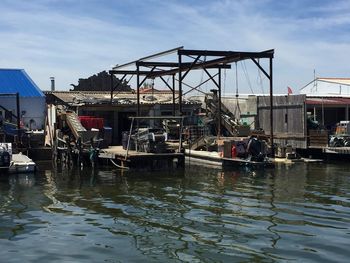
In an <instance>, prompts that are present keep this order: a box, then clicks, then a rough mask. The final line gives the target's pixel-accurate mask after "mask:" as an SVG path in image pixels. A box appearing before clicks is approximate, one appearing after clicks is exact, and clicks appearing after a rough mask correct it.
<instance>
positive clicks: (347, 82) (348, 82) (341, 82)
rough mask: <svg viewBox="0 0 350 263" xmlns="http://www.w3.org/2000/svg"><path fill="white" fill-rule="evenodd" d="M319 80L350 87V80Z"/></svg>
mask: <svg viewBox="0 0 350 263" xmlns="http://www.w3.org/2000/svg"><path fill="white" fill-rule="evenodd" d="M317 80H319V81H325V82H330V83H336V84H342V85H350V78H317Z"/></svg>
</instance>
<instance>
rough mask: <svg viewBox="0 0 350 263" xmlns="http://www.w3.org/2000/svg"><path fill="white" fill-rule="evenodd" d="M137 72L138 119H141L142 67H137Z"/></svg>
mask: <svg viewBox="0 0 350 263" xmlns="http://www.w3.org/2000/svg"><path fill="white" fill-rule="evenodd" d="M136 70H137V76H136V82H137V91H136V93H137V117H140V74H139V73H140V66H139V65H137V66H136Z"/></svg>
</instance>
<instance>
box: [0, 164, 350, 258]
mask: <svg viewBox="0 0 350 263" xmlns="http://www.w3.org/2000/svg"><path fill="white" fill-rule="evenodd" d="M348 174H349V168H348V167H346V166H334V165H304V164H297V165H293V166H287V167H286V166H281V167H277V169H275V170H262V171H249V170H238V171H221V170H217V169H210V168H205V167H196V166H191V167H190V168H188V169H186V170H185V171H177V172H174V171H173V172H171V171H167V172H157V173H145V172H143V173H136V172H135V173H132V172H125V171H119V170H111V169H107V168H106V169H102V168H100V169H98V170H97V169H95V170H92V169H84V170H51V169H47V170H42V171H41V172H39V173H38V174H36V175H35V176H34V175H14V176H11V177H9V178H8V180H2V181H1V182H0V246H1V247H2V254H3V257H2V260H4V261H9V260H11V259H13V257H14V255H16V257H17V258H18V259H19V260H21V261H34V260H35V261H45V262H46V261H47V258H48V257H49V258H50V259H51V260H53V261H55V260H56V261H65V260H70V261H112V262H114V261H115V260H116V258H117V261H118V260H121V261H126V262H130V261H141V260H143V261H144V260H146V261H160V262H164V261H167V262H168V261H184V262H203V261H209V262H211V261H214V262H221V261H222V262H227V261H229V262H231V261H281V260H301V261H305V260H308V261H312V260H313V261H320V260H325V261H330V260H335V261H344V260H345V259H346V258H347V257H348V256H349V254H350V253H349V252H348V249H347V247H348V238H349V235H350V231H349V225H350V224H349V223H350V209H349V206H350V205H349V204H350V196H349V192H350V191H349V190H350V182H349V177H348ZM329 240H332V242H331V243H330V242H327V241H329ZM19 248H20V249H19ZM24 251H30V253H27V252H26V253H25V252H24ZM43 255H45V256H43Z"/></svg>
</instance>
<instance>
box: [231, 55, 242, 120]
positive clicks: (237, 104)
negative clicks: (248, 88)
mask: <svg viewBox="0 0 350 263" xmlns="http://www.w3.org/2000/svg"><path fill="white" fill-rule="evenodd" d="M238 97H239V93H238V69H237V62H236V108H235V111H234V113H233V114H234V116H235V118H236V113H237V109H238V113H239V115H241V109H240V107H239V99H238Z"/></svg>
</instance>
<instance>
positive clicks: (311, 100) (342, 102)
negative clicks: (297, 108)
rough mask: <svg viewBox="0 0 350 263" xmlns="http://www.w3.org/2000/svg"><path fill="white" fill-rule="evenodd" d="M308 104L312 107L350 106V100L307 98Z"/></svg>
mask: <svg viewBox="0 0 350 263" xmlns="http://www.w3.org/2000/svg"><path fill="white" fill-rule="evenodd" d="M306 104H309V105H310V104H312V105H350V98H307V99H306Z"/></svg>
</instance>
